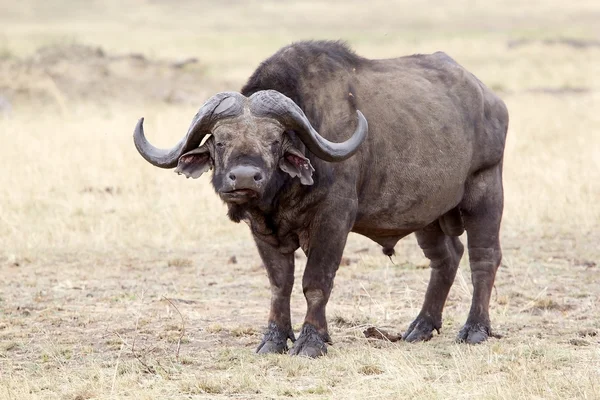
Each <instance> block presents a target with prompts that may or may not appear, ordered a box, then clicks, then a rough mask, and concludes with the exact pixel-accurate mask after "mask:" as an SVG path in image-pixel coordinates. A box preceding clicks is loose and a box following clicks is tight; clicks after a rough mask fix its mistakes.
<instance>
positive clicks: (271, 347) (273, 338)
mask: <svg viewBox="0 0 600 400" xmlns="http://www.w3.org/2000/svg"><path fill="white" fill-rule="evenodd" d="M288 339H291V340H292V342H293V341H295V340H296V338H295V337H294V331H292V328H291V327H290V329H289V330H288V331H287V332H285V331H284V330H281V329H279V328H278V327H277V325H275V324H273V323H271V324H269V327H268V328H267V331H266V332H265V336H263V340H262V342H261V343H260V344H259V345H258V348H257V349H256V352H257V353H258V354H269V353H275V354H282V353H285V352H286V351H288V346H287V341H288Z"/></svg>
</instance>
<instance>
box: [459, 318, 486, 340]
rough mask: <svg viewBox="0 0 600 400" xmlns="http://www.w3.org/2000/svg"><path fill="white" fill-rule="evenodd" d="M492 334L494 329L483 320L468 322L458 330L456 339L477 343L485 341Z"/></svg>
mask: <svg viewBox="0 0 600 400" xmlns="http://www.w3.org/2000/svg"><path fill="white" fill-rule="evenodd" d="M491 334H492V330H491V329H490V327H489V326H488V325H485V324H482V323H481V322H474V323H473V322H467V323H466V324H465V326H463V327H462V329H461V330H460V332H458V336H457V337H456V341H457V342H458V343H468V344H477V343H481V342H485V341H486V340H487V339H488V337H490V336H491Z"/></svg>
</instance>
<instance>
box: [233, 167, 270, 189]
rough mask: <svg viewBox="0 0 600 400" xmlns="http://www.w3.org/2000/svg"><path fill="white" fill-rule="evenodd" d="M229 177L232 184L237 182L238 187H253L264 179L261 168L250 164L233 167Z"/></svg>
mask: <svg viewBox="0 0 600 400" xmlns="http://www.w3.org/2000/svg"><path fill="white" fill-rule="evenodd" d="M227 177H228V178H229V180H230V182H231V183H232V184H233V183H235V186H236V189H246V188H247V189H250V188H253V187H255V186H256V185H258V184H260V183H261V182H262V180H263V179H264V177H263V174H262V172H261V171H260V169H258V168H257V167H252V166H249V165H239V166H237V167H233V168H232V169H231V171H229V174H227Z"/></svg>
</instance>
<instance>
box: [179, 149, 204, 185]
mask: <svg viewBox="0 0 600 400" xmlns="http://www.w3.org/2000/svg"><path fill="white" fill-rule="evenodd" d="M211 168H212V159H211V158H210V152H209V150H208V148H207V147H206V145H204V146H201V147H198V148H197V149H194V150H192V151H188V152H187V153H185V154H184V155H182V156H181V157H179V162H178V163H177V168H175V172H177V173H178V174H179V175H181V174H183V175H185V177H186V178H193V179H196V178H199V177H200V175H202V174H203V173H205V172H206V171H208V170H209V169H211Z"/></svg>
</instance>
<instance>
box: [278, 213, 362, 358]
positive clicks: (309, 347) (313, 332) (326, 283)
mask: <svg viewBox="0 0 600 400" xmlns="http://www.w3.org/2000/svg"><path fill="white" fill-rule="evenodd" d="M338 207H339V208H337V210H338V211H337V212H331V211H325V212H323V213H320V215H319V216H316V217H315V220H314V221H313V223H312V224H311V231H310V239H309V246H308V259H307V262H306V269H305V270H304V276H303V278H302V290H303V292H304V297H305V298H306V305H307V310H306V317H305V319H304V325H303V326H302V331H301V332H300V336H298V340H297V341H296V342H295V343H294V347H292V348H291V349H290V354H292V355H302V356H308V357H319V356H322V355H324V354H327V343H329V344H331V338H330V336H329V331H328V329H327V318H326V316H325V308H326V306H327V302H328V300H329V296H330V294H331V289H332V288H333V280H334V278H335V274H336V272H337V269H338V267H339V265H340V261H341V259H342V253H343V252H344V247H345V245H346V239H347V237H348V232H349V231H350V226H351V225H352V222H351V221H352V218H353V217H354V211H353V210H354V208H353V207H352V204H349V205H348V206H338ZM339 210H344V211H345V212H344V213H343V214H342V213H341V212H340V211H339Z"/></svg>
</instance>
